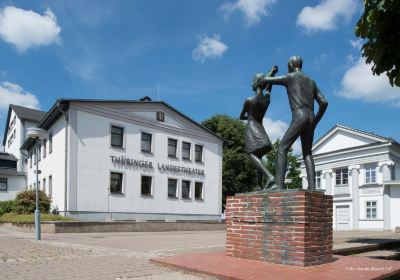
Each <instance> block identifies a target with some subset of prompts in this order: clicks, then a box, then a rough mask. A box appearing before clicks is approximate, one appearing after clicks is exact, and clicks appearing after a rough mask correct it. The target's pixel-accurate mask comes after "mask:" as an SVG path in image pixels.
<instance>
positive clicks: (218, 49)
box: [192, 34, 228, 63]
mask: <svg viewBox="0 0 400 280" xmlns="http://www.w3.org/2000/svg"><path fill="white" fill-rule="evenodd" d="M227 49H228V46H227V45H225V44H224V43H222V42H221V37H220V35H218V34H216V35H214V37H207V36H203V37H201V38H200V43H199V45H198V46H197V47H196V48H195V49H194V50H193V54H192V56H193V59H194V60H197V61H200V62H201V63H204V62H205V61H206V60H207V59H216V58H218V57H221V56H222V55H223V54H224V52H225V51H226V50H227Z"/></svg>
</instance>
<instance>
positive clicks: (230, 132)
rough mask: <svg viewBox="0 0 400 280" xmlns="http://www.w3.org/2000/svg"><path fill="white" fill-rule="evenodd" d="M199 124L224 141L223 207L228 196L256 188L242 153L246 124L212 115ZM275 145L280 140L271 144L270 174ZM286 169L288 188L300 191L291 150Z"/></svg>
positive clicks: (244, 152)
mask: <svg viewBox="0 0 400 280" xmlns="http://www.w3.org/2000/svg"><path fill="white" fill-rule="evenodd" d="M202 125H203V126H205V127H206V128H208V129H210V130H211V131H213V132H214V133H216V134H217V135H219V136H220V137H222V138H224V139H225V140H226V141H227V143H226V144H225V145H224V149H223V158H222V204H223V205H225V203H226V197H227V196H231V195H234V194H235V193H243V192H249V191H254V190H255V187H256V185H257V182H256V169H255V167H254V165H253V164H252V163H251V161H250V159H249V156H248V155H247V153H246V150H245V137H244V132H245V125H244V124H243V123H242V122H241V121H240V120H238V119H235V118H232V117H229V116H227V115H215V116H212V117H211V118H209V119H207V120H205V121H203V123H202ZM278 145H279V140H278V141H276V142H275V143H274V144H273V145H272V150H271V151H270V152H269V153H268V155H267V160H266V161H265V164H266V167H267V168H268V170H270V171H271V173H272V174H275V161H276V156H277V149H278ZM288 166H289V174H288V178H290V179H292V183H291V184H289V185H288V187H289V188H301V179H300V177H299V175H300V165H299V163H298V162H297V158H296V157H295V156H294V155H293V153H292V150H291V151H290V152H289V154H288Z"/></svg>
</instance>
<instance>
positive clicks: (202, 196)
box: [194, 181, 204, 200]
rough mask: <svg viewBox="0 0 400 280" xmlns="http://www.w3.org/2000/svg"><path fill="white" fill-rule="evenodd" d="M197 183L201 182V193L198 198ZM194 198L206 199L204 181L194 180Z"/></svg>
mask: <svg viewBox="0 0 400 280" xmlns="http://www.w3.org/2000/svg"><path fill="white" fill-rule="evenodd" d="M197 184H201V195H200V198H198V197H197V196H196V193H197V191H196V190H197V188H196V187H197ZM194 199H195V200H204V182H201V181H195V182H194Z"/></svg>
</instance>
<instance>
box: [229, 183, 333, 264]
mask: <svg viewBox="0 0 400 280" xmlns="http://www.w3.org/2000/svg"><path fill="white" fill-rule="evenodd" d="M332 211H333V207H332V196H330V195H324V194H323V193H322V192H319V191H307V190H284V191H279V192H273V191H262V192H254V193H245V194H236V195H235V196H231V197H227V204H226V213H225V214H226V254H227V256H230V257H237V258H243V259H251V260H258V261H267V262H272V263H278V264H287V265H294V266H312V265H319V264H323V263H327V262H331V261H332V244H333V239H332Z"/></svg>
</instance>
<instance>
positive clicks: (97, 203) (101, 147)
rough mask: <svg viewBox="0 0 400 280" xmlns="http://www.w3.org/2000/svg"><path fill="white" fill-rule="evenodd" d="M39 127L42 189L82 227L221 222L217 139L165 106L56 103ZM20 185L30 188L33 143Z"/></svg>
mask: <svg viewBox="0 0 400 280" xmlns="http://www.w3.org/2000/svg"><path fill="white" fill-rule="evenodd" d="M37 127H40V128H43V129H45V130H47V131H48V133H49V136H48V138H47V139H45V140H44V141H43V142H42V143H41V144H40V145H39V151H40V152H39V156H38V161H39V163H38V167H39V169H40V171H41V173H40V175H39V181H40V185H39V187H40V189H42V190H44V191H45V192H46V193H47V194H49V195H51V197H52V199H53V205H52V207H53V208H55V209H57V210H58V211H59V212H60V213H62V214H66V215H69V216H73V217H77V218H78V219H80V220H91V221H96V220H99V221H101V220H106V219H112V220H130V219H136V220H137V219H144V220H161V219H162V220H165V219H171V220H219V219H220V217H221V209H222V208H221V203H222V144H223V139H221V138H220V137H218V136H217V135H215V134H214V133H212V132H210V131H209V130H207V129H206V128H204V127H202V126H201V125H200V124H198V123H196V122H195V121H193V120H191V119H190V118H188V117H187V116H185V115H183V114H182V113H180V112H178V111H177V110H175V109H174V108H172V107H171V106H169V105H168V104H166V103H164V102H153V101H150V100H149V99H145V100H143V101H116V100H80V99H77V100H75V99H59V100H57V102H56V103H55V104H54V105H53V107H52V108H51V109H50V110H49V112H47V113H46V115H45V116H44V117H43V118H42V119H41V120H40V122H39V123H38V125H37ZM21 150H22V151H26V152H25V154H26V155H27V159H26V164H25V168H24V171H25V172H26V175H27V182H26V185H27V186H28V187H29V188H34V187H35V182H36V174H35V173H34V171H35V169H36V166H35V161H36V159H35V154H34V150H35V141H34V140H33V139H27V138H26V137H25V141H24V143H23V144H22V146H21Z"/></svg>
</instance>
